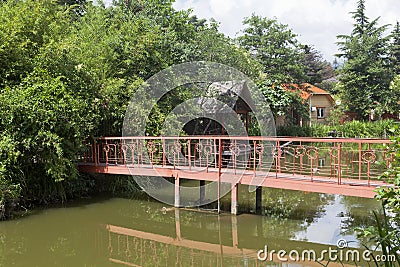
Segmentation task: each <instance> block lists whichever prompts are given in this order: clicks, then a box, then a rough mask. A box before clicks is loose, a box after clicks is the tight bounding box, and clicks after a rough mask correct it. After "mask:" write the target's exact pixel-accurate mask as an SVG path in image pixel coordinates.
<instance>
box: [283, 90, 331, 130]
mask: <svg viewBox="0 0 400 267" xmlns="http://www.w3.org/2000/svg"><path fill="white" fill-rule="evenodd" d="M282 87H283V88H284V89H285V90H287V91H291V92H296V93H298V94H299V97H301V98H302V99H303V102H304V104H306V105H308V107H309V109H308V110H309V118H304V119H303V118H301V119H300V125H302V124H303V121H305V120H306V121H309V123H310V125H312V124H313V123H325V122H326V119H327V118H328V117H329V115H330V113H331V112H332V110H333V108H334V105H335V101H334V99H333V97H332V95H331V94H330V93H329V92H327V91H325V90H323V89H321V88H319V87H317V86H315V85H312V84H309V83H302V84H283V85H282Z"/></svg>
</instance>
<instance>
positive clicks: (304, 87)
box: [282, 83, 333, 100]
mask: <svg viewBox="0 0 400 267" xmlns="http://www.w3.org/2000/svg"><path fill="white" fill-rule="evenodd" d="M282 87H283V89H285V90H287V91H291V92H296V91H299V92H300V97H301V98H303V99H304V100H308V99H309V98H310V96H311V95H328V96H329V97H330V98H331V99H332V100H333V98H332V96H331V94H330V93H328V92H327V91H325V90H324V89H321V88H319V87H316V86H315V85H312V84H309V83H302V84H292V83H287V84H282Z"/></svg>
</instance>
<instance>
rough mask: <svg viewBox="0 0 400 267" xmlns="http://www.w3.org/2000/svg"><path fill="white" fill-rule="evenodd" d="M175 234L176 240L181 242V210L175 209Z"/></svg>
mask: <svg viewBox="0 0 400 267" xmlns="http://www.w3.org/2000/svg"><path fill="white" fill-rule="evenodd" d="M175 233H176V238H177V239H178V240H181V220H180V218H179V209H175Z"/></svg>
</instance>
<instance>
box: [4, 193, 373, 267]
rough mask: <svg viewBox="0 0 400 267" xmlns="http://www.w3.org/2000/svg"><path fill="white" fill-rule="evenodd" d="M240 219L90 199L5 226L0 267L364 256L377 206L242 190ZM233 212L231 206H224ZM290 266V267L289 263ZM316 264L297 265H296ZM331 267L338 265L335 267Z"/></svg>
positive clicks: (256, 261)
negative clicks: (278, 253)
mask: <svg viewBox="0 0 400 267" xmlns="http://www.w3.org/2000/svg"><path fill="white" fill-rule="evenodd" d="M239 189H240V194H241V198H240V199H241V200H240V201H241V203H240V207H242V210H241V213H240V214H239V215H237V216H232V215H230V214H229V213H228V212H226V213H222V214H220V215H218V214H216V213H215V212H213V211H209V210H197V211H193V210H187V209H174V208H171V207H166V206H165V205H164V204H162V203H158V202H155V201H153V200H150V199H147V198H139V199H125V198H91V199H86V200H83V201H77V202H73V203H70V204H68V205H66V206H63V207H52V208H46V209H38V210H34V211H32V212H30V213H29V214H27V215H25V216H23V217H21V218H19V219H15V220H10V221H5V222H0V266H267V265H275V266H276V265H281V264H279V262H277V261H276V258H275V259H273V260H272V261H268V260H267V261H260V259H258V258H257V251H259V250H262V249H264V248H265V246H268V249H271V250H272V249H274V250H279V249H284V250H286V251H289V250H294V249H296V250H298V251H301V250H306V249H308V250H309V249H313V250H315V251H322V250H324V249H327V248H329V247H336V243H337V241H338V240H339V239H344V240H346V241H347V244H348V246H350V247H354V248H358V249H361V247H362V244H361V242H362V241H360V240H358V239H357V238H356V234H355V233H354V231H352V229H353V227H356V226H363V225H367V224H369V223H370V218H371V216H370V215H371V211H372V210H373V209H376V208H377V206H378V205H377V203H376V201H375V200H373V199H361V198H354V197H343V196H337V195H324V194H314V193H303V192H300V191H288V190H278V189H266V188H265V189H264V190H263V211H262V215H256V214H253V213H252V212H253V207H254V205H255V199H254V193H249V192H248V190H247V187H245V186H243V187H240V188H239ZM224 205H226V206H227V207H229V203H224V204H223V206H224ZM287 264H288V263H286V266H288V265H289V266H290V265H291V264H288V265H287ZM302 265H312V266H319V264H318V263H315V262H313V263H310V262H308V263H296V264H295V263H293V266H302ZM332 266H333V265H332Z"/></svg>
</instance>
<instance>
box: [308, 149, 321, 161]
mask: <svg viewBox="0 0 400 267" xmlns="http://www.w3.org/2000/svg"><path fill="white" fill-rule="evenodd" d="M306 154H307V156H308V158H309V159H312V160H314V159H317V158H318V148H316V147H312V148H310V149H308V150H307V153H306Z"/></svg>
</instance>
